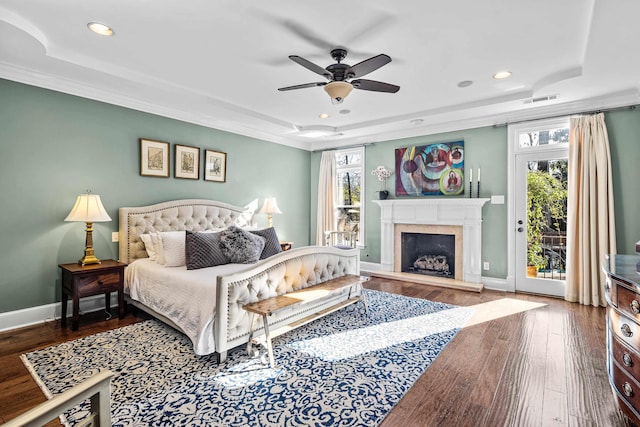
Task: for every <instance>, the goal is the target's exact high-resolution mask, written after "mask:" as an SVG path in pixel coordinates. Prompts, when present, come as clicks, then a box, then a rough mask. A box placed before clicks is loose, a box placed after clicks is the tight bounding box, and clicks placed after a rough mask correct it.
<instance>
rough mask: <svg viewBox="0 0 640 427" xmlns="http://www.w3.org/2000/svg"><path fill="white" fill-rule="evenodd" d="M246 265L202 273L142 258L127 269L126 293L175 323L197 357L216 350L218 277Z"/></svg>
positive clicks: (214, 268) (244, 267)
mask: <svg viewBox="0 0 640 427" xmlns="http://www.w3.org/2000/svg"><path fill="white" fill-rule="evenodd" d="M246 268H247V265H246V264H225V265H220V266H217V267H209V268H203V269H200V270H187V268H186V267H185V266H182V267H165V266H163V265H159V264H158V263H156V262H155V261H150V260H148V259H139V260H136V261H134V262H132V263H131V264H130V265H129V266H128V267H127V268H126V269H125V292H127V293H128V294H129V296H130V297H131V298H132V299H133V300H135V301H139V302H140V303H142V304H144V305H146V306H147V307H149V308H151V309H153V310H154V311H156V312H158V313H160V314H162V315H163V316H165V317H167V318H168V319H169V320H171V321H172V322H174V323H175V324H176V325H177V326H178V327H179V328H180V329H182V331H183V332H184V333H185V334H186V335H187V336H188V337H189V338H190V339H191V341H192V342H193V349H194V352H195V353H196V354H199V355H203V354H210V353H212V352H214V351H216V348H215V342H214V339H213V322H214V315H215V307H216V282H217V276H218V275H226V274H230V273H235V272H237V271H241V270H244V269H246Z"/></svg>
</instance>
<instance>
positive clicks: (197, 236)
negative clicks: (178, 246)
mask: <svg viewBox="0 0 640 427" xmlns="http://www.w3.org/2000/svg"><path fill="white" fill-rule="evenodd" d="M184 248H185V261H186V265H187V270H197V269H199V268H206V267H214V266H216V265H222V264H228V263H229V261H227V257H226V256H224V254H223V253H222V250H221V249H220V233H194V232H192V231H187V234H186V236H185V245H184Z"/></svg>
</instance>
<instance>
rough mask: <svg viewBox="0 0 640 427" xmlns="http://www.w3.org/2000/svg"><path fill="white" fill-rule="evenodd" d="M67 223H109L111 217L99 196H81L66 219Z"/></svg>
mask: <svg viewBox="0 0 640 427" xmlns="http://www.w3.org/2000/svg"><path fill="white" fill-rule="evenodd" d="M64 220H65V221H78V222H107V221H111V217H110V216H109V214H108V213H107V211H106V210H105V209H104V206H102V202H101V201H100V196H98V195H97V194H81V195H79V196H78V198H77V199H76V204H75V205H73V208H72V209H71V212H69V215H67V217H66V218H65V219H64Z"/></svg>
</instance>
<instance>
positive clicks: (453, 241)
mask: <svg viewBox="0 0 640 427" xmlns="http://www.w3.org/2000/svg"><path fill="white" fill-rule="evenodd" d="M462 232H463V230H462V227H460V226H453V225H429V224H395V226H394V241H395V247H396V250H395V251H394V252H395V253H396V255H397V256H396V257H395V258H394V268H393V271H396V272H401V273H413V274H422V275H426V276H432V277H441V278H445V279H455V280H462V277H463V274H462ZM456 255H457V256H456ZM445 264H446V267H445Z"/></svg>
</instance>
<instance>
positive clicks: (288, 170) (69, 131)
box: [0, 79, 640, 313]
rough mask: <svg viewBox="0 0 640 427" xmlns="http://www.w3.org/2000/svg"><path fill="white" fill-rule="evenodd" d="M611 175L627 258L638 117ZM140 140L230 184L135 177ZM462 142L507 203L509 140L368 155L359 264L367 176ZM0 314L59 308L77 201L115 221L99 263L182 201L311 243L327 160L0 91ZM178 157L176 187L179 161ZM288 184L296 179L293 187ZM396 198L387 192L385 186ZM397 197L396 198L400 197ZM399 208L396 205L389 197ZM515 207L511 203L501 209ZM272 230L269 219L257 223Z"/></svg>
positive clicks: (63, 100)
mask: <svg viewBox="0 0 640 427" xmlns="http://www.w3.org/2000/svg"><path fill="white" fill-rule="evenodd" d="M606 120H607V126H608V131H609V139H610V143H611V156H612V166H613V183H614V197H615V208H616V222H617V242H618V252H619V253H633V251H634V244H635V242H636V241H638V240H640V221H639V220H638V219H637V218H638V213H639V212H640V197H638V192H637V186H638V185H640V172H638V170H639V168H638V165H637V163H638V159H639V158H640V156H639V153H640V141H639V135H640V110H634V111H616V112H611V113H607V114H606ZM141 137H144V138H149V139H157V140H161V141H168V142H171V143H172V144H184V145H190V146H196V147H200V148H201V149H213V150H219V151H224V152H226V153H227V156H228V157H227V182H226V183H212V182H205V181H203V180H202V179H200V180H199V181H192V180H182V179H176V178H151V177H142V176H140V175H139V169H140V166H139V161H140V159H139V143H138V139H139V138H141ZM457 139H464V141H465V151H466V156H467V159H472V160H467V161H466V164H467V166H468V167H473V168H477V167H482V196H483V197H488V196H490V195H491V194H503V195H505V197H506V195H507V179H506V174H507V129H506V127H498V128H493V127H485V128H478V129H469V130H462V131H457V132H449V133H443V134H437V135H428V136H422V137H415V138H406V139H401V140H393V141H387V142H378V143H376V144H374V145H370V146H367V147H366V150H365V151H366V170H365V179H366V187H367V194H366V208H367V218H366V223H365V230H366V247H365V249H364V250H363V251H362V253H361V254H362V261H364V262H372V263H378V262H380V222H379V218H380V217H379V214H380V212H379V208H378V206H377V205H375V204H373V203H372V201H371V200H373V199H374V198H376V191H377V190H378V186H379V183H378V181H377V180H376V178H375V177H374V176H372V175H370V174H369V171H370V170H371V169H373V168H374V167H376V166H378V165H384V166H387V167H388V168H393V167H394V150H395V148H398V147H404V146H410V145H422V144H426V143H431V142H437V141H452V140H457ZM0 148H1V149H2V151H1V154H0V197H1V201H2V207H3V209H2V213H0V232H1V233H2V240H1V241H2V244H0V271H1V277H0V313H2V312H7V311H13V310H18V309H21V308H28V307H35V306H39V305H43V304H49V303H53V302H55V301H59V299H60V296H59V295H60V273H59V269H58V268H57V265H58V264H60V263H67V262H74V261H75V260H77V259H79V258H80V257H81V256H82V250H83V247H84V226H83V225H82V224H78V223H66V222H64V221H63V220H64V218H65V216H66V215H67V214H68V212H69V210H70V209H71V206H72V205H73V202H74V201H75V198H76V196H77V195H78V194H80V193H83V192H84V191H85V190H87V189H90V190H91V191H92V192H93V193H95V194H99V195H100V196H101V198H102V201H103V203H104V205H105V207H106V209H107V211H108V213H109V215H110V216H111V218H112V219H113V221H112V222H108V223H97V224H95V225H94V230H95V231H94V246H95V248H96V255H97V256H98V257H99V258H103V259H106V258H117V257H118V246H117V243H112V242H111V232H112V231H117V229H118V208H119V207H121V206H140V205H146V204H150V203H156V202H161V201H165V200H171V199H178V198H207V199H216V200H221V201H225V202H228V203H232V204H237V205H241V206H244V205H246V204H248V203H250V202H252V201H253V200H255V199H258V202H259V203H260V204H261V203H262V201H263V200H264V198H265V197H267V196H275V197H276V198H277V200H278V205H279V206H280V209H281V210H282V211H283V214H281V215H276V216H274V225H275V227H276V228H277V230H278V234H279V236H280V238H281V240H292V241H294V245H295V246H303V245H307V244H309V243H315V226H316V209H317V206H316V200H317V177H318V167H319V162H320V156H321V153H319V152H317V153H311V154H310V153H308V152H307V151H304V150H299V149H295V148H291V147H286V146H282V145H278V144H272V143H268V142H265V141H261V140H257V139H253V138H248V137H244V136H240V135H236V134H232V133H228V132H223V131H219V130H215V129H210V128H206V127H202V126H197V125H192V124H188V123H184V122H181V121H178V120H172V119H167V118H163V117H159V116H155V115H152V114H147V113H142V112H139V111H135V110H131V109H127V108H122V107H116V106H113V105H109V104H105V103H101V102H97V101H91V100H87V99H84V98H79V97H75V96H71V95H65V94H61V93H58V92H54V91H49V90H45V89H40V88H35V87H31V86H27V85H22V84H19V83H14V82H10V81H6V80H1V79H0ZM173 149H174V147H173V146H172V147H171V158H172V160H171V163H172V164H171V175H172V176H173V154H174V151H173ZM291 177H295V179H292V178H291ZM388 187H389V189H391V186H390V185H388ZM392 194H393V192H392ZM392 197H393V195H392ZM505 202H508V200H505ZM256 218H257V221H258V224H259V225H260V226H266V218H264V215H257V216H256ZM483 219H484V220H483V244H482V252H483V256H482V259H483V261H489V262H490V263H491V270H490V271H485V272H483V274H484V275H485V276H487V277H495V278H505V277H506V273H507V249H506V248H507V224H506V221H507V204H506V203H505V204H504V205H491V204H486V205H485V207H484V208H483Z"/></svg>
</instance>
